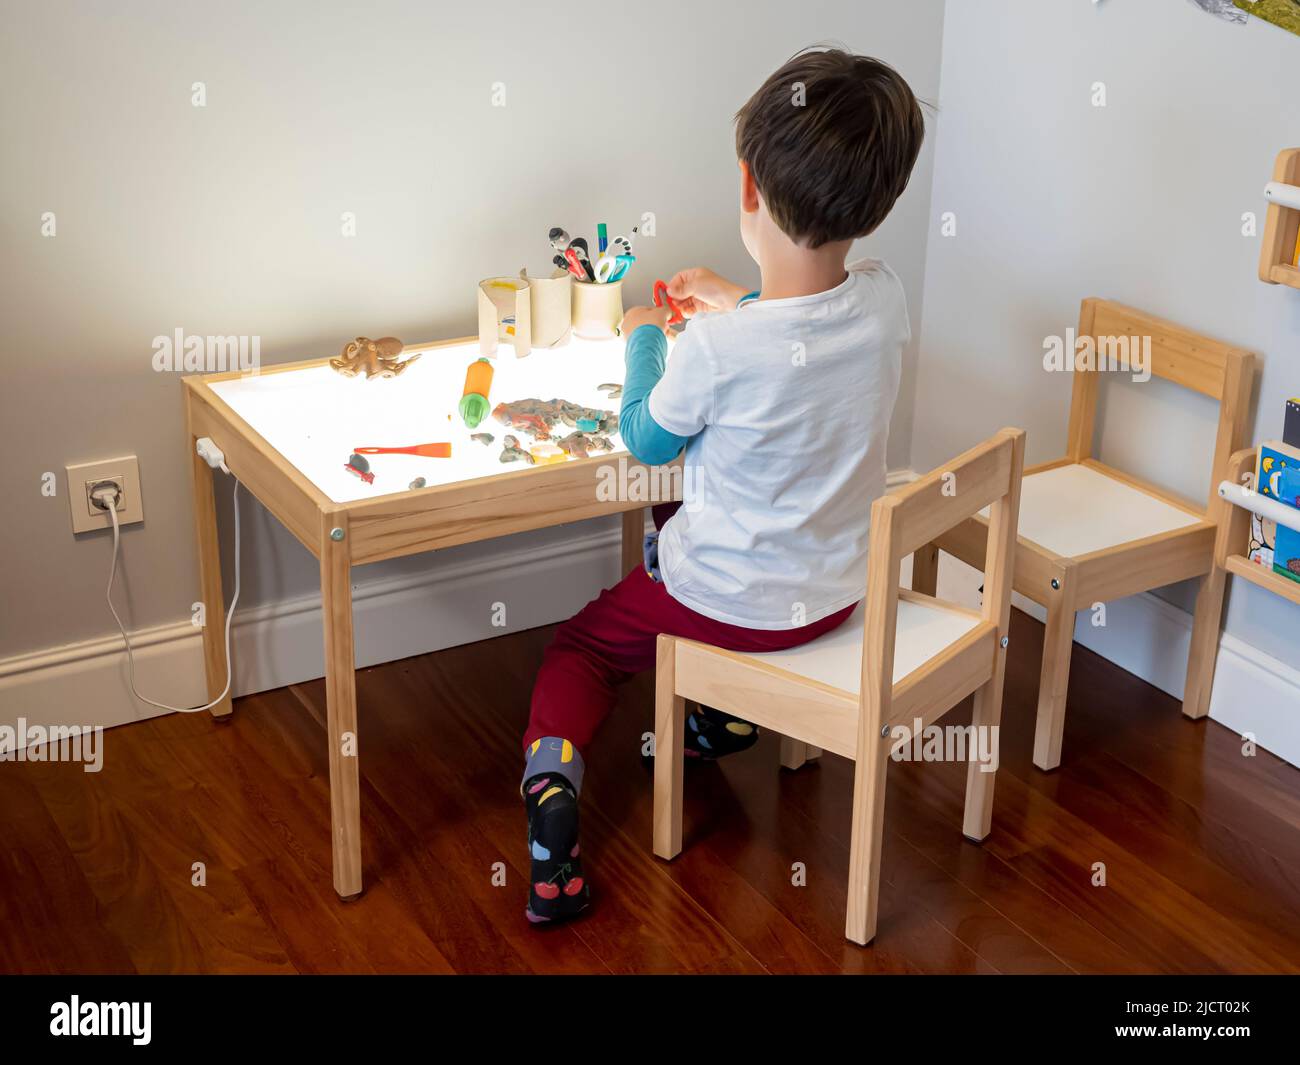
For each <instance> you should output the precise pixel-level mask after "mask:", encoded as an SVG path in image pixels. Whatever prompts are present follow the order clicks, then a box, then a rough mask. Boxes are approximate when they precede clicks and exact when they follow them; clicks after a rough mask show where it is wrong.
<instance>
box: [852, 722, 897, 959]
mask: <svg viewBox="0 0 1300 1065" xmlns="http://www.w3.org/2000/svg"><path fill="white" fill-rule="evenodd" d="M888 769H889V745H888V744H887V743H881V745H880V747H879V749H878V750H876V751H873V752H871V754H870V755H869V756H868V757H866V758H861V759H859V760H858V762H857V763H856V764H855V766H854V769H853V829H852V835H851V838H850V841H849V901H848V917H847V919H846V920H845V922H844V935H845V936H847V937H848V938H849V939H851V940H852V941H853V942H854V943H860V944H862V945H863V946H866V945H867V944H868V943H870V942H871V941H872V940H873V939H875V938H876V917H877V908H878V903H879V898H880V850H881V844H882V842H883V841H884V836H885V776H886V772H887V771H888Z"/></svg>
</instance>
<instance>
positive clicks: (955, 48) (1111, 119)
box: [912, 0, 1300, 663]
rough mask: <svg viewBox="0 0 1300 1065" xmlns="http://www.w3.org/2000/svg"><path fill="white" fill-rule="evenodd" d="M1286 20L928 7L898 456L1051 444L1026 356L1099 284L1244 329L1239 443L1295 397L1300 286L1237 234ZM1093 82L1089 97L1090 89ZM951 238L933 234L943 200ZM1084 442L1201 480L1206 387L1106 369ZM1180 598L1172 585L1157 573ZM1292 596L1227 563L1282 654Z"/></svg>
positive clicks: (1264, 633)
mask: <svg viewBox="0 0 1300 1065" xmlns="http://www.w3.org/2000/svg"><path fill="white" fill-rule="evenodd" d="M1298 67H1300V38H1297V37H1295V36H1292V35H1291V34H1289V33H1286V32H1284V31H1282V30H1280V29H1277V28H1276V27H1273V26H1270V25H1268V24H1266V23H1263V22H1261V21H1258V20H1252V22H1251V23H1250V24H1249V25H1247V26H1245V27H1241V26H1234V25H1230V24H1228V23H1225V22H1221V21H1219V20H1218V19H1216V18H1213V17H1211V16H1209V15H1207V14H1205V13H1203V12H1201V11H1199V10H1198V9H1197V8H1196V7H1195V6H1193V5H1192V4H1189V3H1187V2H1186V0H1143V2H1142V3H1124V2H1114V0H1105V2H1103V3H1101V4H1100V5H1098V6H1095V7H1094V6H1093V5H1091V4H1087V3H1072V4H1064V3H1042V2H1041V0H1033V2H1031V0H999V2H997V3H979V4H975V3H955V4H950V5H949V7H948V11H947V15H946V20H945V26H944V51H943V69H942V92H941V100H940V104H941V112H940V116H939V121H938V138H937V139H938V144H937V149H936V152H937V155H936V163H935V166H936V171H935V172H936V177H935V184H934V190H933V196H932V211H933V216H934V220H933V222H932V226H931V229H930V238H929V251H928V254H927V259H926V282H925V311H924V315H923V324H922V335H921V361H920V368H919V373H918V380H917V394H918V396H919V397H921V398H920V400H919V401H918V404H917V408H916V412H915V423H914V432H913V437H912V464H913V466H914V467H915V468H916V469H918V470H923V469H928V468H930V467H932V466H934V465H936V464H938V463H940V462H941V461H943V460H944V459H945V458H946V457H947V456H949V455H951V454H954V453H955V452H957V451H959V450H960V449H961V448H964V447H966V446H968V445H969V444H970V442H971V441H972V440H975V439H977V438H979V437H981V436H983V435H985V434H987V433H989V432H991V431H992V430H994V429H996V428H997V427H999V426H1001V425H1004V424H1014V425H1021V426H1024V427H1025V428H1026V429H1027V430H1028V433H1029V437H1028V460H1029V461H1031V462H1035V461H1041V460H1044V459H1049V458H1055V457H1057V456H1059V455H1061V454H1063V452H1064V448H1065V426H1066V418H1067V413H1068V410H1069V395H1070V384H1071V379H1070V377H1069V375H1067V374H1050V373H1046V372H1044V371H1043V369H1042V363H1041V359H1042V353H1043V348H1042V344H1043V338H1044V337H1046V336H1049V335H1063V334H1064V331H1065V330H1066V329H1067V328H1068V327H1069V326H1071V325H1073V324H1074V323H1075V322H1077V319H1078V311H1079V301H1080V300H1081V299H1082V298H1083V297H1085V296H1103V297H1107V298H1111V299H1116V300H1120V301H1121V302H1124V303H1128V304H1131V305H1133V306H1135V307H1140V308H1142V309H1144V310H1147V311H1150V312H1152V313H1155V314H1158V315H1160V316H1162V317H1166V318H1170V319H1173V320H1174V321H1176V322H1179V323H1181V324H1184V325H1186V326H1188V327H1190V328H1193V329H1197V330H1200V331H1202V332H1204V333H1207V334H1209V335H1211V336H1215V337H1219V338H1221V339H1223V340H1226V341H1229V342H1231V343H1234V344H1237V345H1240V346H1242V347H1245V348H1248V349H1251V350H1253V351H1255V352H1257V353H1259V355H1260V356H1261V357H1262V360H1263V364H1264V368H1263V373H1262V376H1261V377H1260V379H1259V381H1258V383H1257V386H1256V396H1257V399H1256V408H1257V412H1258V413H1257V417H1256V418H1255V421H1254V435H1253V437H1252V440H1253V441H1258V440H1262V439H1270V438H1277V437H1280V436H1281V432H1282V409H1283V404H1284V402H1285V400H1286V398H1287V397H1288V396H1294V395H1300V359H1297V340H1298V339H1300V292H1296V291H1294V290H1292V289H1288V288H1281V287H1275V286H1270V285H1265V284H1263V283H1262V282H1260V281H1258V280H1257V279H1256V268H1257V262H1258V255H1259V244H1260V242H1259V238H1258V237H1249V238H1248V237H1243V236H1242V234H1241V227H1242V222H1241V216H1242V214H1243V213H1244V212H1247V211H1254V212H1257V214H1258V216H1259V225H1260V230H1261V232H1262V229H1263V214H1264V200H1263V196H1262V190H1263V187H1264V184H1265V182H1266V181H1268V180H1269V177H1270V175H1271V173H1272V169H1273V159H1274V157H1275V155H1276V154H1277V152H1278V151H1279V150H1281V149H1282V148H1287V147H1293V146H1295V145H1296V144H1300V107H1297V103H1296V100H1297V96H1296V70H1297V68H1298ZM1098 81H1100V82H1104V83H1105V85H1106V91H1107V106H1106V107H1104V108H1094V107H1093V106H1092V104H1091V93H1092V85H1093V83H1094V82H1098ZM946 211H952V212H955V213H956V215H957V233H956V235H955V236H950V237H945V236H942V235H940V232H939V229H938V219H939V217H940V216H941V215H942V214H943V212H946ZM1103 391H1104V394H1103V396H1102V412H1101V423H1100V425H1099V429H1098V432H1099V438H1098V439H1099V443H1100V452H1101V458H1102V459H1103V460H1104V461H1107V462H1111V463H1113V464H1114V465H1117V466H1120V467H1123V468H1127V469H1131V470H1132V471H1133V472H1135V473H1139V474H1141V475H1143V476H1145V477H1147V478H1149V479H1150V480H1152V481H1154V482H1157V483H1161V484H1164V485H1166V486H1167V487H1169V488H1172V489H1174V490H1176V491H1179V492H1180V493H1182V494H1183V495H1185V496H1187V497H1189V498H1194V499H1204V498H1205V496H1206V493H1207V491H1208V471H1209V463H1210V456H1211V451H1212V447H1213V439H1214V418H1215V414H1216V407H1215V405H1214V404H1213V403H1211V402H1209V401H1207V400H1204V399H1203V398H1202V397H1199V396H1195V395H1191V394H1189V393H1185V392H1183V391H1182V390H1181V389H1177V388H1175V387H1173V386H1170V385H1168V384H1167V383H1164V382H1160V381H1158V380H1154V379H1153V380H1152V382H1150V383H1149V384H1146V385H1134V384H1131V383H1128V384H1119V383H1118V382H1117V381H1115V380H1111V381H1108V382H1107V385H1106V387H1105V389H1104V390H1103ZM1162 594H1164V595H1165V596H1167V597H1168V598H1170V599H1171V601H1173V602H1175V603H1177V604H1178V605H1179V606H1183V607H1185V608H1190V601H1191V600H1190V596H1189V589H1188V588H1187V587H1186V586H1180V587H1177V588H1174V589H1170V590H1169V591H1167V592H1165V593H1162ZM1298 625H1300V610H1297V608H1295V607H1294V606H1291V605H1290V604H1288V603H1286V602H1285V601H1284V600H1281V599H1279V598H1278V597H1275V596H1273V595H1270V594H1269V593H1268V592H1265V591H1263V590H1261V589H1257V588H1255V587H1254V586H1251V585H1247V584H1245V583H1244V582H1234V585H1233V589H1232V591H1231V592H1230V605H1229V611H1228V623H1227V627H1228V630H1229V631H1230V632H1231V633H1233V634H1234V635H1236V636H1239V637H1240V638H1241V639H1243V640H1245V641H1247V642H1248V643H1250V644H1252V645H1254V646H1255V647H1257V648H1259V649H1260V650H1262V651H1264V652H1265V653H1267V654H1270V655H1272V656H1274V657H1276V658H1279V659H1281V660H1283V661H1287V662H1292V663H1294V651H1295V646H1294V635H1295V632H1296V631H1297V626H1298Z"/></svg>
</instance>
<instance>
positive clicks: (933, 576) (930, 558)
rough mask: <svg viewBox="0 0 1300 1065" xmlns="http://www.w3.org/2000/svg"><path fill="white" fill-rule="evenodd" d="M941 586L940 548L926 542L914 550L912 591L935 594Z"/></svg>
mask: <svg viewBox="0 0 1300 1065" xmlns="http://www.w3.org/2000/svg"><path fill="white" fill-rule="evenodd" d="M938 587H939V549H938V548H937V547H935V545H934V544H925V545H923V546H922V547H918V548H917V549H916V550H915V551H913V552H912V591H914V592H920V593H921V594H922V595H934V594H935V592H936V591H937V590H938Z"/></svg>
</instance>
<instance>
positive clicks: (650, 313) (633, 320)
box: [620, 307, 673, 337]
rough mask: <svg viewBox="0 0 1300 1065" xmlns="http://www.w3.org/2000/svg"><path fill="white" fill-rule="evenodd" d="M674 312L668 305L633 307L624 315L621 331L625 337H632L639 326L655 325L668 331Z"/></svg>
mask: <svg viewBox="0 0 1300 1065" xmlns="http://www.w3.org/2000/svg"><path fill="white" fill-rule="evenodd" d="M672 314H673V312H672V311H671V310H670V309H669V308H667V307H633V308H632V309H631V310H630V311H628V312H627V314H625V315H623V325H622V326H621V327H620V332H621V333H622V334H623V336H624V337H630V336H631V335H632V333H633V332H634V331H635V330H636V328H637V327H638V326H642V325H653V326H655V327H656V328H658V329H662V330H663V331H664V332H665V333H667V332H668V319H669V318H671V317H672Z"/></svg>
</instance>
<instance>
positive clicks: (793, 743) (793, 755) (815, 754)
mask: <svg viewBox="0 0 1300 1065" xmlns="http://www.w3.org/2000/svg"><path fill="white" fill-rule="evenodd" d="M821 755H822V749H821V748H820V747H814V746H813V745H812V744H811V743H804V742H803V740H795V739H791V738H790V737H789V736H782V737H781V767H782V768H783V769H802V768H803V767H804V766H805V765H807V764H808V763H809V762H811V761H813V760H814V759H817V758H820V757H821Z"/></svg>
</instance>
